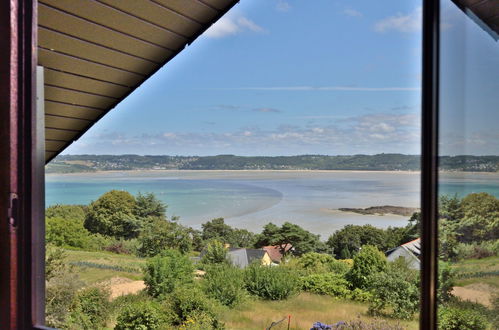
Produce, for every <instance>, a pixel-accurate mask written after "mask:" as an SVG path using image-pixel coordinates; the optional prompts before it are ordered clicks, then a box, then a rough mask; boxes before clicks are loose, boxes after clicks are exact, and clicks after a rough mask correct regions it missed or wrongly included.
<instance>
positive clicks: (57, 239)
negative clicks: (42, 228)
mask: <svg viewBox="0 0 499 330" xmlns="http://www.w3.org/2000/svg"><path fill="white" fill-rule="evenodd" d="M89 235H90V233H89V232H88V231H87V230H86V229H85V228H84V227H83V221H81V220H78V219H64V218H59V217H56V218H47V219H46V233H45V237H46V240H47V243H51V244H53V245H56V246H70V247H76V248H86V247H87V245H88V240H89Z"/></svg>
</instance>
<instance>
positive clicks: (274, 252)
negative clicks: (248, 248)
mask: <svg viewBox="0 0 499 330" xmlns="http://www.w3.org/2000/svg"><path fill="white" fill-rule="evenodd" d="M292 247H293V246H292V245H291V244H289V243H288V244H286V246H285V247H284V252H288V251H289V250H290V249H291V248H292ZM263 249H264V250H265V251H267V253H268V254H269V257H270V259H272V261H273V262H276V263H279V262H281V259H282V257H283V254H282V253H281V247H280V246H279V245H270V246H264V247H263Z"/></svg>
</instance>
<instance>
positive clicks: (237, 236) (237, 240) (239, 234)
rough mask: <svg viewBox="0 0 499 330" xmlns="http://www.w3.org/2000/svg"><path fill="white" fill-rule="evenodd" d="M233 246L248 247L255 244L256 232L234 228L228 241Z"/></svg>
mask: <svg viewBox="0 0 499 330" xmlns="http://www.w3.org/2000/svg"><path fill="white" fill-rule="evenodd" d="M227 243H229V244H230V245H231V246H233V247H238V248H248V247H252V246H253V245H254V244H255V234H254V233H252V232H250V231H249V230H246V229H237V228H236V229H234V230H233V231H232V233H231V234H230V235H229V238H228V241H227Z"/></svg>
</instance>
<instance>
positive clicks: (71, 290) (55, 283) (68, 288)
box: [45, 271, 83, 328]
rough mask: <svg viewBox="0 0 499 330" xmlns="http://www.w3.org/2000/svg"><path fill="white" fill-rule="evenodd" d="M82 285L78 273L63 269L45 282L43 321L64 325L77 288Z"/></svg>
mask: <svg viewBox="0 0 499 330" xmlns="http://www.w3.org/2000/svg"><path fill="white" fill-rule="evenodd" d="M82 285H83V283H82V282H81V281H80V280H79V278H78V275H76V274H72V273H70V272H67V271H64V272H62V273H58V274H56V275H54V276H53V277H52V278H51V279H50V280H49V281H47V282H46V289H45V321H46V323H47V326H49V327H54V328H61V327H64V326H66V324H67V323H68V320H69V316H70V312H71V310H72V308H73V306H74V303H75V297H76V293H77V291H78V289H79V288H80V287H81V286H82Z"/></svg>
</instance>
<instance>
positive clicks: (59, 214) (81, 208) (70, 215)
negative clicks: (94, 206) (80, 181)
mask: <svg viewBox="0 0 499 330" xmlns="http://www.w3.org/2000/svg"><path fill="white" fill-rule="evenodd" d="M86 211H87V207H86V206H85V205H53V206H50V207H47V209H46V210H45V217H46V218H62V219H67V220H75V221H78V222H83V221H85V214H86Z"/></svg>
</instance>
